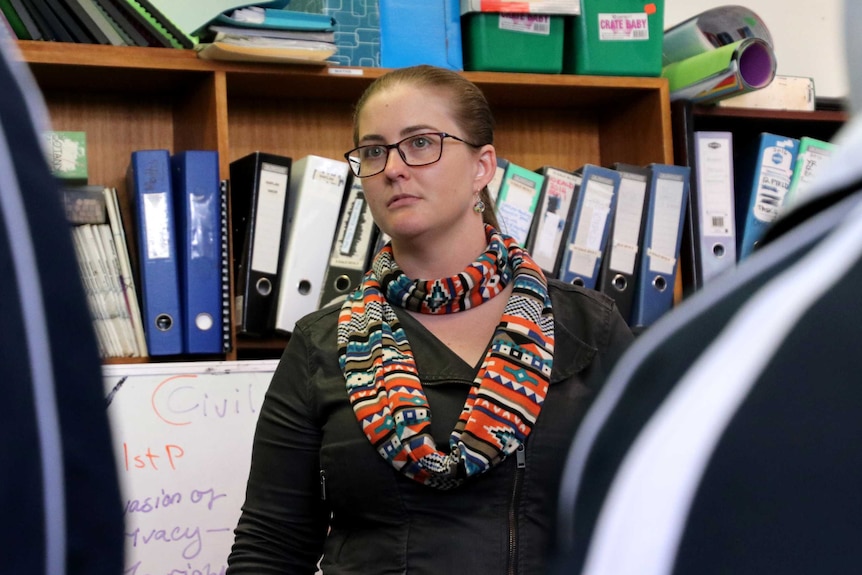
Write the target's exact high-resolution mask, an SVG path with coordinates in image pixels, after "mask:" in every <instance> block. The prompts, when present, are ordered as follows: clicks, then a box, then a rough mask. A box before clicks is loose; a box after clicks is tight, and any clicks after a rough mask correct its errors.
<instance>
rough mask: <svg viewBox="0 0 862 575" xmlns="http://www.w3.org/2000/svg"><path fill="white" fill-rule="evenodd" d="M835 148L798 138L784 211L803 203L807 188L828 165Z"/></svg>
mask: <svg viewBox="0 0 862 575" xmlns="http://www.w3.org/2000/svg"><path fill="white" fill-rule="evenodd" d="M836 147H837V146H836V145H835V144H833V143H831V142H827V141H825V140H820V139H818V138H812V137H810V136H802V137H801V138H799V150H798V152H797V154H796V161H795V162H794V164H793V175H792V176H791V177H790V185H789V187H788V188H787V197H786V198H785V199H784V209H785V210H786V209H790V208H791V207H792V206H794V205H796V204H798V203H800V202H804V201H805V198H806V194H807V192H808V189H809V187H810V186H811V184H812V183H813V182H814V180H815V178H816V177H817V174H818V172H819V171H820V170H822V169H823V167H824V166H825V165H826V164H827V163H828V160H829V158H830V157H831V156H832V154H833V153H834V152H835V149H836Z"/></svg>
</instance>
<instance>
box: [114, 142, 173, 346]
mask: <svg viewBox="0 0 862 575" xmlns="http://www.w3.org/2000/svg"><path fill="white" fill-rule="evenodd" d="M126 177H127V186H128V190H129V193H130V194H131V196H132V198H133V200H134V205H135V214H136V216H137V226H136V228H137V235H138V242H137V245H138V262H139V267H140V277H141V300H142V301H143V318H144V333H145V335H146V339H147V349H148V350H149V353H150V355H151V356H161V355H176V354H180V353H182V351H183V318H182V308H181V300H180V280H179V265H178V262H177V238H176V227H175V218H174V191H173V186H172V184H171V157H170V152H168V150H163V149H156V150H137V151H134V152H132V155H131V160H130V162H129V167H128V170H127V176H126Z"/></svg>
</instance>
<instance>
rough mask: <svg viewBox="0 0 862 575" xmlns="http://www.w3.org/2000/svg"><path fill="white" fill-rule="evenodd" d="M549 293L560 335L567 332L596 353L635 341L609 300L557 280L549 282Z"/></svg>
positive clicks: (614, 304) (600, 294) (593, 291)
mask: <svg viewBox="0 0 862 575" xmlns="http://www.w3.org/2000/svg"><path fill="white" fill-rule="evenodd" d="M548 293H549V294H550V296H551V305H552V307H553V310H554V320H555V323H556V324H557V328H558V329H557V331H558V332H560V331H561V330H562V331H565V332H567V333H568V334H570V335H571V336H574V337H575V338H576V339H578V340H580V341H582V342H584V343H586V344H588V345H590V346H591V347H594V348H596V349H597V350H602V349H605V348H607V347H615V346H616V345H618V342H623V343H625V342H629V341H631V339H632V338H633V336H632V333H631V330H630V329H629V327H628V325H626V322H625V320H624V319H623V318H622V316H621V315H620V312H619V310H618V309H617V306H616V302H614V300H613V298H611V297H610V296H608V295H606V294H603V293H601V292H599V291H596V290H593V289H587V288H583V287H580V286H575V285H571V284H568V283H566V282H562V281H559V280H555V279H551V280H549V281H548Z"/></svg>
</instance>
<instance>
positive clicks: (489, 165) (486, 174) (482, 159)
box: [474, 144, 497, 190]
mask: <svg viewBox="0 0 862 575" xmlns="http://www.w3.org/2000/svg"><path fill="white" fill-rule="evenodd" d="M496 171H497V150H496V149H495V148H494V146H493V145H492V144H485V145H484V146H482V147H481V148H479V162H478V167H477V169H476V178H475V184H476V185H475V186H474V189H476V190H481V189H482V188H484V187H485V186H487V185H488V183H489V182H490V181H491V180H492V179H493V178H494V173H495V172H496Z"/></svg>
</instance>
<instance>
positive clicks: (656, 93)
mask: <svg viewBox="0 0 862 575" xmlns="http://www.w3.org/2000/svg"><path fill="white" fill-rule="evenodd" d="M18 46H19V48H20V51H21V54H22V57H23V59H24V60H25V61H26V62H28V63H29V65H30V68H31V70H32V71H33V75H34V76H35V78H36V81H37V83H38V84H39V86H40V88H41V89H42V91H43V93H44V97H45V100H46V103H47V105H48V109H49V113H50V115H51V121H52V124H53V128H54V129H57V130H82V131H85V132H87V143H88V156H89V159H88V161H89V173H90V181H91V182H92V183H98V184H104V185H106V186H112V187H116V188H117V190H118V193H119V197H120V202H121V204H122V206H121V207H122V211H123V216H124V219H125V221H127V222H133V221H134V219H133V213H132V204H131V202H130V200H129V196H128V194H127V190H126V183H125V173H126V168H127V166H128V161H129V157H130V154H131V152H132V151H134V150H137V149H144V148H167V149H169V150H170V151H171V152H176V151H180V150H186V149H214V150H217V151H218V152H219V161H220V166H219V169H220V175H221V177H222V178H227V177H228V174H229V165H230V162H231V161H233V160H235V159H237V158H240V157H242V156H244V155H246V154H248V153H251V152H253V151H255V150H261V151H267V152H271V153H275V154H281V155H286V156H290V157H293V158H300V157H302V156H304V155H307V154H316V155H321V156H327V157H333V158H340V157H341V156H342V154H343V152H344V151H345V150H347V149H349V148H350V147H351V146H352V104H353V102H355V101H356V99H357V98H358V97H359V95H360V94H361V93H362V91H363V90H364V89H365V88H366V87H367V86H368V84H369V83H370V82H371V81H372V80H373V79H375V78H377V77H378V76H380V75H382V74H383V73H385V70H384V69H380V68H336V67H325V66H311V65H308V66H306V65H272V64H252V63H232V62H213V61H206V60H200V59H198V58H197V57H196V56H195V54H194V53H193V52H192V51H191V50H173V49H154V48H139V47H127V46H122V47H115V46H99V45H87V44H68V43H56V42H34V41H19V42H18ZM464 75H465V76H466V77H468V78H469V79H470V80H472V81H474V82H476V83H477V84H478V85H479V86H480V87H481V88H482V89H483V91H484V92H485V94H486V95H487V97H488V99H489V101H490V103H491V106H492V108H493V110H494V114H495V117H496V120H497V124H498V126H497V133H496V137H497V141H496V142H495V143H496V146H497V149H498V153H499V154H500V155H501V156H503V157H505V158H507V159H509V160H511V161H514V162H516V163H517V164H519V165H523V166H525V167H529V168H531V169H535V168H539V167H541V166H543V165H553V166H556V167H561V168H564V169H569V170H572V169H575V168H577V167H579V166H581V165H583V164H584V163H596V164H602V165H609V164H611V163H613V162H627V163H633V164H648V163H650V162H662V163H673V138H672V124H671V109H670V100H669V92H668V88H667V83H666V81H665V80H664V79H661V78H638V77H599V76H575V75H548V74H513V73H499V72H465V73H464ZM127 236H128V240H129V242H130V244H131V246H132V251H133V254H134V245H135V244H134V242H135V238H134V234H133V233H130V232H129V230H127ZM232 257H233V256H232ZM231 283H232V285H234V283H235V282H234V281H233V278H231ZM231 325H234V326H235V325H236V321H235V318H232V322H231ZM286 341H287V337H286V336H285V337H276V338H272V339H267V340H259V339H249V338H243V337H239V336H237V334H236V330H235V329H234V333H233V334H232V342H233V351H232V352H230V353H229V354H227V355H226V357H224V358H223V359H228V360H234V359H250V358H275V357H279V356H280V354H281V350H282V348H283V347H284V344H285V343H286ZM178 359H186V360H188V359H195V358H194V357H192V358H178ZM109 361H110V362H111V363H120V362H124V363H125V362H128V360H121V361H118V360H109ZM143 361H147V360H143Z"/></svg>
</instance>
